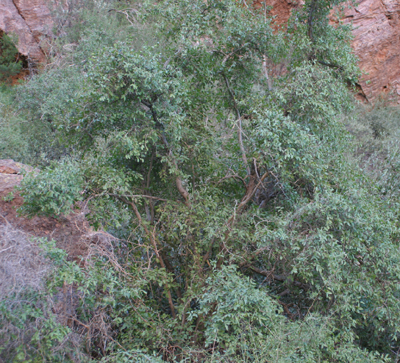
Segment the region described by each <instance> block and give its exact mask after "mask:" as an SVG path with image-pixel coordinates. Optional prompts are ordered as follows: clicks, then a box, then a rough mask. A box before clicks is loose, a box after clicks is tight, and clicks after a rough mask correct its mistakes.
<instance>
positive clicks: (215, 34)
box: [19, 0, 400, 362]
mask: <svg viewBox="0 0 400 363" xmlns="http://www.w3.org/2000/svg"><path fill="white" fill-rule="evenodd" d="M78 3H79V2H78ZM342 3H343V2H342V1H328V0H319V1H315V0H309V1H306V2H305V5H304V6H303V7H302V8H301V9H300V10H299V11H298V12H295V13H294V14H293V16H292V18H291V20H290V22H289V25H288V29H287V30H286V31H284V30H280V31H274V30H273V29H272V27H271V21H272V19H270V18H269V17H267V16H266V15H265V13H266V12H265V9H262V8H261V9H260V10H255V9H251V8H248V7H246V6H245V4H244V6H238V3H237V1H235V0H222V1H221V0H209V1H207V2H204V1H202V0H198V1H197V0H181V1H160V2H158V3H157V4H153V2H150V1H149V2H144V3H143V4H142V5H141V6H140V7H139V5H138V4H129V3H127V4H112V5H113V6H114V5H115V8H112V9H108V10H110V11H109V12H106V10H107V7H106V6H105V5H104V4H103V3H101V2H99V3H98V4H97V5H96V4H95V3H91V6H93V7H92V8H90V9H91V11H92V12H94V13H95V14H96V17H98V19H93V18H91V17H90V16H89V14H88V13H85V12H84V11H82V13H80V12H79V11H78V12H76V13H74V14H75V15H74V16H76V17H77V18H79V19H80V16H82V17H84V18H85V19H87V21H88V22H89V24H92V25H93V26H92V27H90V26H88V27H83V25H82V24H80V25H79V27H78V28H76V29H75V30H76V33H74V34H72V33H70V36H71V37H72V38H71V39H74V41H76V42H78V43H79V44H77V45H76V54H74V55H69V56H67V55H65V58H63V60H62V61H59V68H53V69H51V70H49V71H47V72H44V73H43V74H41V75H38V76H37V77H35V78H34V79H32V80H31V81H30V82H28V83H27V84H26V85H25V86H24V88H21V89H23V90H24V94H23V95H20V96H19V97H20V100H21V102H22V100H25V101H24V105H23V112H25V114H27V115H29V116H30V117H32V119H34V120H38V119H42V120H46V122H49V123H50V124H51V125H52V127H53V128H54V130H56V131H55V133H56V134H57V136H59V137H60V139H62V140H63V143H64V144H65V145H67V147H68V148H69V149H68V150H70V151H71V155H73V158H72V157H69V158H64V159H62V160H61V161H57V162H53V163H52V164H51V165H50V166H49V167H47V168H45V169H44V170H43V171H42V172H41V173H40V174H39V175H38V176H36V177H35V176H33V175H29V176H27V177H25V179H24V182H23V185H22V190H23V196H24V198H25V204H24V206H23V207H22V209H21V212H23V213H25V214H27V215H34V214H45V215H51V216H58V215H60V214H62V213H67V212H68V211H70V210H71V208H73V207H74V205H75V203H76V202H79V201H83V200H84V201H85V203H86V205H87V207H88V210H89V211H90V213H89V215H88V218H89V219H90V221H91V222H92V224H93V225H94V226H95V227H101V228H103V229H105V230H107V231H108V232H110V233H113V234H114V235H117V236H118V237H119V238H120V239H118V240H117V239H115V240H112V242H111V241H108V244H105V245H104V246H103V247H101V248H100V247H99V246H100V245H99V246H98V247H96V249H95V252H93V253H91V255H90V256H91V258H88V259H87V260H86V262H87V263H86V265H85V268H84V269H83V268H81V267H79V266H78V264H76V263H75V262H72V261H61V262H60V264H59V267H58V271H57V274H55V275H54V277H53V281H52V285H51V288H52V289H54V291H56V289H57V288H60V287H61V286H63V284H65V283H67V284H71V285H74V286H76V287H77V290H79V294H80V295H79V306H78V307H76V308H75V311H74V314H75V315H74V318H75V319H77V320H78V321H79V322H80V327H82V326H85V327H87V328H86V329H88V330H89V331H90V332H92V331H93V332H94V331H95V332H96V333H95V334H93V335H91V336H90V338H88V343H87V344H88V348H87V351H88V352H90V353H91V354H92V355H93V356H96V357H98V358H102V359H103V361H105V362H114V361H115V362H117V361H118V362H119V361H132V360H136V361H155V362H158V361H163V360H164V361H171V362H172V361H182V362H224V361H226V362H265V361H274V362H315V361H327V362H328V361H329V362H348V361H352V362H353V361H354V362H383V361H389V360H390V359H392V358H393V359H396V354H395V353H394V352H395V351H398V343H397V339H398V336H399V328H398V327H399V326H400V324H399V323H400V315H399V311H400V306H399V304H400V302H399V298H398V297H399V288H398V281H399V278H400V270H399V267H398V266H399V265H400V264H399V262H400V261H399V259H400V255H399V252H398V247H399V246H398V242H399V229H398V227H399V225H398V220H399V219H398V212H397V211H398V195H399V193H398V191H399V190H398V180H399V174H398V171H399V169H398V165H397V164H396V160H397V159H398V158H397V156H398V148H396V147H395V146H396V145H397V144H398V133H395V132H393V133H391V131H390V132H389V129H390V130H391V129H392V126H390V127H389V126H388V125H386V124H384V123H382V122H381V119H379V118H378V119H375V118H373V117H372V116H371V118H370V119H369V124H368V122H367V123H366V124H361V123H359V122H356V121H354V120H350V121H347V122H346V123H344V122H342V120H343V119H345V117H344V116H343V114H344V113H346V112H347V114H348V113H349V111H350V110H351V106H352V104H353V103H352V101H351V95H350V92H349V90H348V86H349V85H350V86H351V85H352V84H354V83H355V82H356V80H357V77H358V76H359V71H358V69H357V66H356V59H355V58H354V56H353V55H352V52H351V48H350V45H349V40H350V30H349V28H348V27H345V26H343V25H342V24H340V23H339V24H338V25H336V26H332V25H330V24H329V22H328V15H329V13H330V11H331V9H332V7H333V6H334V5H340V4H342ZM125 5H126V6H125ZM102 14H103V15H102ZM104 14H107V20H105V17H106V15H104ZM90 19H91V20H90ZM99 19H102V21H104V22H105V26H104V29H107V32H106V34H105V35H104V37H103V36H102V35H101V34H103V33H102V31H104V30H101V22H100V20H99ZM126 19H128V20H129V21H128V22H125V23H124V21H126ZM128 23H129V26H128ZM124 24H125V26H124ZM112 25H114V26H115V29H114V30H112ZM114 35H115V39H114V40H115V41H112V40H113V36H114ZM21 104H22V103H21ZM346 126H347V127H348V129H350V130H351V131H352V133H353V134H354V135H355V137H353V136H351V134H349V133H348V131H347V130H346ZM371 135H372V136H371ZM389 135H390V136H389ZM364 137H365V140H364ZM371 137H372V138H373V143H370V141H371V140H370V139H371ZM396 142H397V144H396ZM367 144H368V147H371V148H373V153H372V154H369V155H370V156H371V157H368V161H367V162H366V161H365V155H364V156H363V155H362V151H361V150H364V149H366V145H367ZM360 155H361V156H362V157H361V158H360ZM372 155H374V156H373V157H372ZM378 160H381V161H382V160H383V161H384V162H383V163H380V164H379V163H378ZM372 164H373V167H372V168H371V167H370V165H372ZM378 164H379V165H378ZM93 248H94V247H93ZM56 257H57V256H56ZM80 329H81V328H80ZM92 329H94V330H92ZM76 330H77V331H78V328H77V327H76ZM99 347H101V348H99ZM388 355H390V357H388Z"/></svg>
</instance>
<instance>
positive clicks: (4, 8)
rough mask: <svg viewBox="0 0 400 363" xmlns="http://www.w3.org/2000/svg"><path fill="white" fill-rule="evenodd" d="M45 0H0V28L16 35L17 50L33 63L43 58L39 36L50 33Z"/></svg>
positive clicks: (48, 12)
mask: <svg viewBox="0 0 400 363" xmlns="http://www.w3.org/2000/svg"><path fill="white" fill-rule="evenodd" d="M51 28H52V20H51V14H50V11H49V9H48V7H47V6H46V0H0V30H1V31H3V32H4V33H7V34H11V35H15V36H17V37H18V43H17V48H18V51H19V52H20V53H21V54H22V55H24V56H26V57H27V58H28V59H29V60H31V61H33V62H34V63H41V62H44V60H45V53H44V51H43V49H42V48H41V46H40V38H41V36H43V35H48V34H50V31H51Z"/></svg>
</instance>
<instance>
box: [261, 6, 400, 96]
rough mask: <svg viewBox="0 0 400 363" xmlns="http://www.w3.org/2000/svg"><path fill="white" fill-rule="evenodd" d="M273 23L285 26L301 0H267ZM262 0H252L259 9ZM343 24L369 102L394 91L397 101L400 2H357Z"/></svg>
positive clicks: (398, 88) (399, 77)
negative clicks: (349, 33) (347, 28)
mask: <svg viewBox="0 0 400 363" xmlns="http://www.w3.org/2000/svg"><path fill="white" fill-rule="evenodd" d="M266 1H267V5H270V6H272V7H273V9H272V11H271V14H272V15H274V16H276V22H277V23H279V24H282V23H285V22H286V21H287V20H288V19H289V16H290V13H291V11H292V9H293V8H296V7H297V6H299V5H300V4H301V3H302V2H303V1H302V0H297V1H296V0H266ZM263 2H264V1H263V0H255V4H256V6H258V7H261V6H262V5H261V4H262V3H263ZM356 3H357V7H356V8H351V9H345V11H344V18H343V21H344V23H345V24H351V25H352V28H353V35H354V40H353V49H354V52H355V54H356V55H357V56H358V58H359V65H360V68H361V69H362V71H363V72H364V75H363V76H362V78H361V80H360V85H361V88H362V91H363V93H364V95H365V97H366V99H367V100H368V101H374V100H375V99H376V98H377V97H378V96H379V95H380V94H382V93H387V92H389V91H393V92H394V94H395V96H396V97H397V99H398V100H399V101H400V20H399V14H400V0H356Z"/></svg>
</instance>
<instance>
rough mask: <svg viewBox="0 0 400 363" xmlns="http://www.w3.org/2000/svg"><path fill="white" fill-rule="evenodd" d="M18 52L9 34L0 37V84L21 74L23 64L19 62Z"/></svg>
mask: <svg viewBox="0 0 400 363" xmlns="http://www.w3.org/2000/svg"><path fill="white" fill-rule="evenodd" d="M17 56H18V50H17V48H16V47H15V45H14V42H13V40H12V39H11V37H10V36H8V35H7V34H2V35H0V83H1V82H5V81H7V80H8V79H9V78H10V77H11V76H14V75H15V74H17V73H19V72H20V71H21V69H22V62H21V61H19V60H18V58H17Z"/></svg>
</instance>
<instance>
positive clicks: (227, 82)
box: [222, 74, 250, 175]
mask: <svg viewBox="0 0 400 363" xmlns="http://www.w3.org/2000/svg"><path fill="white" fill-rule="evenodd" d="M222 75H223V77H224V80H225V84H226V88H227V89H228V92H229V94H230V96H231V99H232V102H233V107H234V109H235V111H236V116H237V125H238V139H239V146H240V150H241V152H242V159H243V162H244V166H245V168H246V171H247V175H250V167H249V165H248V162H247V156H246V150H245V148H244V146H243V136H242V134H243V131H242V116H241V115H240V111H239V108H238V105H237V103H236V99H235V95H234V94H233V91H232V89H231V87H230V85H229V81H228V78H226V76H225V74H222Z"/></svg>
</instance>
